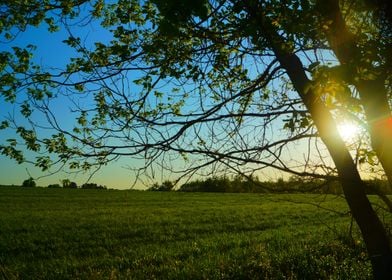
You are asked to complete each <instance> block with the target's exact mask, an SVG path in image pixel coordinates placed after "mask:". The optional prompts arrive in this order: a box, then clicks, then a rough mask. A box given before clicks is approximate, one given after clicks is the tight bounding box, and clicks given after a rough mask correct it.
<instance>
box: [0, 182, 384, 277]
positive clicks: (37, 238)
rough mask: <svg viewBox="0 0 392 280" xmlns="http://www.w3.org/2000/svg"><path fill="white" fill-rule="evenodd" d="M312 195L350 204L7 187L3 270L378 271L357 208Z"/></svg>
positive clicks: (1, 203) (119, 273)
mask: <svg viewBox="0 0 392 280" xmlns="http://www.w3.org/2000/svg"><path fill="white" fill-rule="evenodd" d="M289 200H290V201H289ZM300 202H301V203H300ZM303 202H306V203H303ZM309 203H315V204H319V205H321V206H322V207H325V208H330V209H334V210H335V211H337V212H343V213H344V212H347V207H346V205H345V203H344V201H343V200H342V199H341V198H337V197H335V196H320V195H290V196H288V195H256V194H211V193H178V192H172V193H160V192H137V191H114V190H110V191H109V190H108V191H102V190H101V191H99V190H72V189H43V188H32V189H27V188H17V187H14V188H6V187H2V188H0V279H370V278H371V271H370V263H369V261H368V260H367V256H366V254H365V249H364V246H363V243H362V242H361V241H360V239H359V238H358V234H357V233H355V232H356V231H355V230H354V239H353V240H351V239H350V238H349V235H348V234H347V232H348V229H349V227H350V217H349V216H348V215H344V214H339V213H336V212H333V211H327V210H323V209H320V208H318V207H316V206H314V205H311V204H309ZM388 219H390V217H388Z"/></svg>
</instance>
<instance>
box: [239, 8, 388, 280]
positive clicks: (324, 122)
mask: <svg viewBox="0 0 392 280" xmlns="http://www.w3.org/2000/svg"><path fill="white" fill-rule="evenodd" d="M252 4H253V5H252ZM244 6H245V9H246V10H247V12H248V14H249V16H250V20H251V21H253V22H254V23H255V24H257V25H258V28H259V31H260V33H259V34H263V36H264V38H265V39H267V41H268V43H269V44H270V46H271V48H272V50H273V51H274V53H275V55H276V57H277V59H278V60H279V62H280V64H281V66H282V67H283V68H284V69H285V70H286V72H287V74H288V76H289V77H290V80H291V82H292V84H293V86H294V88H295V89H296V90H297V92H298V94H299V95H300V97H301V99H302V101H303V103H304V104H305V106H306V107H307V109H308V111H309V113H310V115H311V117H312V119H313V121H314V124H315V126H316V127H317V130H318V132H319V134H320V138H321V140H322V141H323V142H324V144H325V146H326V147H327V149H328V151H329V153H330V155H331V157H332V160H333V161H334V163H335V166H336V168H337V171H338V175H339V179H340V182H341V184H342V187H343V192H344V195H345V199H346V201H347V203H348V206H349V208H350V210H351V214H352V215H353V217H354V219H355V221H356V223H357V224H358V226H359V229H360V231H361V233H362V237H363V240H364V242H365V244H366V248H367V251H368V255H369V257H370V260H371V264H372V269H373V275H374V278H375V279H378V280H381V279H382V280H384V279H390V276H391V275H392V250H391V244H390V241H389V238H388V236H387V234H386V231H385V228H384V226H383V224H382V223H381V221H380V219H379V217H378V216H377V214H376V213H375V211H374V209H373V208H372V205H371V204H370V201H369V199H368V197H367V196H366V193H365V187H364V183H363V181H362V179H361V177H360V175H359V172H358V170H357V167H356V165H355V163H354V161H353V159H352V157H351V155H350V153H349V151H348V149H347V147H346V145H345V143H344V142H343V140H342V138H341V137H340V135H339V133H338V130H337V127H336V124H335V121H334V119H333V117H332V115H331V113H330V111H329V110H328V109H327V108H326V107H325V105H324V103H323V102H322V101H321V100H320V97H319V96H318V95H317V94H316V92H315V91H314V89H313V87H312V84H311V81H310V80H309V79H308V77H307V76H306V73H305V71H304V66H303V65H302V63H301V61H300V59H299V58H298V57H297V56H296V55H295V54H294V53H292V52H291V51H290V49H291V48H290V47H289V44H287V42H285V41H284V39H283V38H281V37H280V35H279V34H278V33H276V32H275V31H274V27H273V26H272V25H271V24H270V23H269V22H268V21H266V19H265V17H263V14H262V9H261V8H260V7H259V6H258V5H257V2H252V3H249V4H245V5H244Z"/></svg>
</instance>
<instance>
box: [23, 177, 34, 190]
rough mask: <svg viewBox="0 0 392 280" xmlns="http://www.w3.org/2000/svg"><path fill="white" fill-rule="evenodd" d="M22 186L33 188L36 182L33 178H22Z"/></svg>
mask: <svg viewBox="0 0 392 280" xmlns="http://www.w3.org/2000/svg"><path fill="white" fill-rule="evenodd" d="M22 187H26V188H35V187H36V184H35V181H34V179H33V178H31V177H30V178H29V179H27V180H24V181H23V183H22Z"/></svg>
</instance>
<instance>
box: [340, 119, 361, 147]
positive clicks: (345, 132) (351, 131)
mask: <svg viewBox="0 0 392 280" xmlns="http://www.w3.org/2000/svg"><path fill="white" fill-rule="evenodd" d="M338 131H339V134H340V136H342V138H343V140H344V141H346V142H348V141H353V140H355V139H356V138H358V136H359V134H360V129H359V127H358V126H357V125H356V124H355V123H353V122H348V121H344V122H341V123H340V124H338Z"/></svg>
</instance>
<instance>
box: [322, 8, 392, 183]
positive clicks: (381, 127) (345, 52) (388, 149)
mask: <svg viewBox="0 0 392 280" xmlns="http://www.w3.org/2000/svg"><path fill="white" fill-rule="evenodd" d="M317 2H318V3H317V9H318V11H319V12H320V14H321V15H322V16H323V17H324V19H325V21H326V23H328V24H327V26H328V28H327V32H326V34H327V38H328V42H329V45H330V47H331V48H332V50H333V51H334V53H335V55H336V57H337V58H338V60H339V62H340V63H341V65H343V66H344V67H346V68H348V69H349V70H348V71H347V72H348V75H349V77H346V78H348V80H346V82H348V83H351V84H353V85H354V86H355V87H356V89H357V90H358V92H359V95H360V98H361V103H362V105H363V107H364V110H365V115H366V119H367V122H368V124H369V133H370V138H371V143H372V148H373V150H374V151H375V152H376V154H377V157H378V159H379V161H380V163H381V165H382V167H383V169H384V172H385V174H386V176H387V178H388V181H389V185H390V187H391V188H392V116H391V108H390V107H389V102H388V93H387V90H386V87H385V73H383V72H384V71H382V69H378V70H377V71H372V72H373V73H374V74H375V73H377V75H378V76H377V77H375V78H374V77H372V78H367V79H365V78H362V77H361V75H360V71H361V68H367V69H369V70H375V69H373V68H374V66H372V65H371V64H370V63H369V62H368V63H367V62H366V61H365V59H364V57H363V54H362V52H361V51H360V50H359V48H358V45H357V42H356V38H355V36H354V35H353V34H352V33H351V32H350V31H349V30H348V28H347V26H346V23H345V21H344V18H343V16H342V14H341V10H340V7H339V0H319V1H317Z"/></svg>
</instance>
